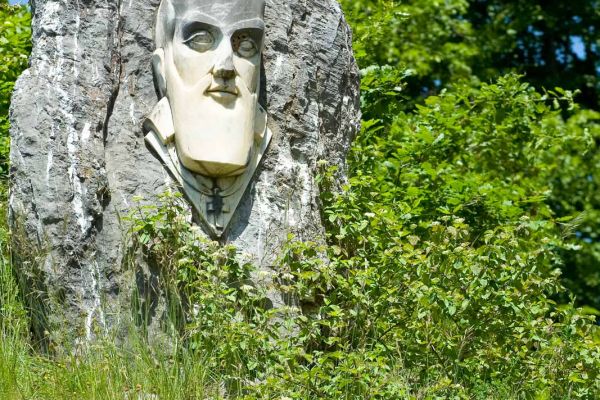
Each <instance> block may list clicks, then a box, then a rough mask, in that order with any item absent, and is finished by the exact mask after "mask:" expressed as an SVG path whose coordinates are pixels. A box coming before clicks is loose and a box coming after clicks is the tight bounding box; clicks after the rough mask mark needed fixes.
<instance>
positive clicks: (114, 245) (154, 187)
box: [10, 0, 360, 337]
mask: <svg viewBox="0 0 600 400" xmlns="http://www.w3.org/2000/svg"><path fill="white" fill-rule="evenodd" d="M158 3H159V1H158V0H130V1H121V0H118V1H117V0H102V1H99V0H85V1H74V0H67V1H57V0H35V1H34V0H31V6H32V13H33V17H34V18H33V52H32V55H31V59H30V68H29V69H28V70H27V71H25V73H24V74H23V75H22V76H21V78H20V79H19V81H18V82H17V85H16V88H15V92H14V96H13V99H12V109H11V122H12V130H11V136H12V145H11V146H12V147H11V163H12V170H11V173H12V181H11V197H10V218H11V224H12V226H13V231H14V235H15V238H16V239H15V240H16V241H17V242H18V245H17V246H16V247H15V251H16V253H15V259H16V261H17V263H18V264H19V268H20V272H21V275H22V276H23V277H25V278H26V279H25V281H26V284H27V285H28V287H29V289H30V290H31V291H32V296H30V297H31V298H32V299H35V301H36V302H37V303H36V305H35V306H34V307H35V308H36V309H37V310H38V314H36V315H35V316H34V322H35V324H34V328H35V329H37V330H38V331H40V332H41V331H43V330H44V329H47V328H48V327H49V326H50V327H54V326H61V327H62V328H64V329H66V331H67V333H69V334H71V336H73V335H74V336H75V337H90V336H92V335H93V332H94V330H95V329H98V328H100V329H104V328H108V327H110V326H112V325H114V324H116V322H117V321H118V320H119V315H120V314H119V311H120V310H121V307H122V306H121V305H120V304H119V301H118V300H117V299H118V298H119V295H120V293H121V292H122V290H123V279H122V275H123V271H122V258H123V254H124V251H125V249H124V248H123V245H122V243H123V230H124V227H123V225H122V222H121V217H122V216H123V215H126V214H127V213H128V212H129V210H130V207H132V206H133V205H134V201H133V198H134V197H135V196H141V197H143V198H145V199H146V200H147V201H149V202H152V201H156V199H155V196H156V195H157V194H160V193H162V192H164V191H165V190H167V188H168V187H170V186H172V185H173V183H174V181H173V179H172V177H171V176H169V174H168V172H167V171H166V170H165V168H164V167H163V166H162V165H161V163H160V162H159V161H158V159H157V158H156V157H155V156H154V155H153V154H152V153H151V152H150V151H149V149H148V148H147V146H146V145H145V143H144V132H143V131H142V123H143V121H144V118H145V116H146V115H147V114H148V113H149V112H150V111H151V110H152V108H153V106H154V105H155V104H156V101H157V95H156V93H155V88H154V84H153V77H152V70H151V61H150V59H151V56H152V52H153V50H154V48H155V47H154V43H153V38H152V35H153V25H154V16H155V12H156V9H157V7H158ZM265 22H266V48H265V51H264V56H263V67H264V77H263V85H264V86H265V87H264V94H265V96H264V98H263V99H262V103H263V105H265V108H266V109H267V112H268V115H269V120H268V121H269V122H268V126H269V129H270V130H271V131H272V132H273V139H272V142H271V144H270V147H269V149H268V150H267V153H266V154H265V157H264V159H263V161H262V164H261V166H260V167H259V169H258V171H257V173H256V175H255V176H254V180H253V183H252V184H251V186H250V188H249V190H247V192H246V194H245V196H244V198H243V199H242V202H241V205H240V207H239V208H238V210H237V211H236V214H235V216H234V217H233V221H232V223H231V228H230V231H229V233H228V234H227V235H226V237H225V238H224V241H226V242H227V243H231V244H233V245H235V246H236V247H237V248H238V249H240V251H243V252H245V253H249V254H251V255H252V256H253V257H254V258H255V261H256V263H257V264H258V265H261V266H263V267H264V268H266V267H267V266H268V265H271V263H272V261H273V258H274V257H275V256H276V255H277V252H278V248H279V247H280V246H281V244H282V242H283V241H284V240H285V239H286V237H287V234H288V233H293V234H295V235H296V236H297V237H298V238H299V239H301V240H319V238H321V237H322V234H323V225H322V222H321V216H320V210H319V189H318V187H317V185H316V184H315V175H316V171H317V162H318V161H319V160H327V161H328V162H329V163H330V164H333V165H338V166H339V167H340V170H341V171H344V170H345V157H346V154H347V151H348V149H349V147H350V144H351V141H352V139H353V137H354V135H355V134H356V132H357V129H358V125H359V118H360V112H359V99H358V96H359V94H358V89H359V88H358V86H359V83H358V82H359V77H358V71H357V68H356V65H355V61H354V58H353V56H352V48H351V37H350V31H349V29H348V26H347V24H346V22H345V20H344V17H343V15H342V12H341V10H340V7H339V5H338V4H337V2H336V1H335V0H269V1H267V9H266V15H265ZM65 320H66V321H68V323H67V324H63V323H62V322H61V321H65ZM40 332H38V333H40Z"/></svg>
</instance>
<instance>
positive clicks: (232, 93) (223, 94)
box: [206, 86, 239, 99]
mask: <svg viewBox="0 0 600 400" xmlns="http://www.w3.org/2000/svg"><path fill="white" fill-rule="evenodd" d="M206 93H207V94H209V95H211V96H213V97H216V98H221V99H233V98H235V97H237V96H238V94H239V92H238V90H237V88H236V87H235V86H212V87H209V88H208V89H207V90H206Z"/></svg>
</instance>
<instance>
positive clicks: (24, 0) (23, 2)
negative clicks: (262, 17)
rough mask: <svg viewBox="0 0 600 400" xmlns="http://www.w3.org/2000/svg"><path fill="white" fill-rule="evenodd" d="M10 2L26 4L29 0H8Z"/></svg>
mask: <svg viewBox="0 0 600 400" xmlns="http://www.w3.org/2000/svg"><path fill="white" fill-rule="evenodd" d="M8 2H9V3H10V4H25V3H27V0H8Z"/></svg>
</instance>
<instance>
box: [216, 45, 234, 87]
mask: <svg viewBox="0 0 600 400" xmlns="http://www.w3.org/2000/svg"><path fill="white" fill-rule="evenodd" d="M219 50H220V51H219V55H218V58H217V62H216V63H215V67H214V71H213V75H214V76H215V78H221V79H233V78H235V67H234V65H233V49H232V48H231V44H230V43H227V44H225V45H224V46H223V47H222V48H221V49H219Z"/></svg>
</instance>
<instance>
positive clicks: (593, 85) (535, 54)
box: [341, 0, 600, 313]
mask: <svg viewBox="0 0 600 400" xmlns="http://www.w3.org/2000/svg"><path fill="white" fill-rule="evenodd" d="M341 3H342V5H343V6H344V9H345V10H346V11H347V14H348V17H349V21H350V23H351V25H352V27H353V30H354V39H355V40H354V46H355V48H356V49H357V59H358V62H359V64H360V66H361V67H362V68H363V70H362V72H363V80H362V84H363V113H364V117H365V119H366V120H367V121H369V120H376V121H380V122H383V123H384V124H389V123H390V120H392V119H394V118H396V115H397V114H399V113H401V112H402V111H404V112H407V113H410V112H413V111H414V110H415V109H416V108H417V105H422V104H423V103H424V102H425V101H435V100H433V99H430V100H427V99H428V98H429V96H431V95H436V94H438V93H440V92H441V91H443V90H450V91H452V92H456V89H455V86H456V85H458V86H457V87H460V88H461V90H463V89H462V88H465V87H467V86H469V87H471V89H469V90H475V91H476V90H478V89H477V88H478V87H479V85H480V82H489V81H492V80H495V79H497V77H498V76H499V75H501V74H503V73H506V72H509V71H516V72H517V73H520V74H524V78H523V80H524V81H527V82H530V83H531V84H532V86H534V87H536V88H537V90H538V91H539V92H542V93H543V92H548V96H551V93H552V92H557V91H560V92H558V93H555V94H556V95H557V96H558V97H562V98H563V99H564V100H561V101H558V100H556V101H558V105H559V107H561V108H562V109H563V111H562V113H561V114H558V113H556V114H555V116H554V117H553V119H552V122H551V120H550V119H548V120H547V122H546V125H543V126H540V127H539V129H542V130H544V129H549V130H551V131H552V130H554V129H555V128H554V125H557V126H559V128H560V129H561V130H563V131H565V132H567V134H566V136H565V138H566V139H568V138H573V137H581V136H585V137H586V138H585V139H584V140H585V141H586V142H587V141H589V142H590V144H591V145H590V146H586V147H585V149H583V148H582V146H581V144H580V143H579V141H574V142H571V141H570V140H565V141H564V142H563V143H562V144H560V146H561V147H562V151H558V149H557V151H556V152H554V153H553V154H552V155H551V158H550V160H549V161H548V162H546V163H545V165H543V166H542V171H541V172H540V174H538V173H537V172H536V171H533V172H535V175H534V176H533V177H527V176H525V178H526V179H530V178H531V179H534V180H535V179H539V182H540V184H541V182H542V181H543V180H544V179H545V180H547V182H546V183H547V190H548V191H549V192H548V196H547V198H546V204H547V205H548V206H549V207H550V210H551V212H552V213H553V215H554V216H555V217H556V218H566V217H569V216H570V217H576V220H575V221H574V224H575V225H577V226H576V227H572V229H571V231H570V239H569V246H567V247H564V248H563V250H562V258H563V265H562V268H561V269H562V272H563V276H564V278H563V283H564V284H565V285H566V286H567V287H568V288H569V289H570V290H571V292H572V293H573V294H575V295H576V301H577V304H579V305H585V306H586V307H587V308H588V310H589V311H590V312H594V313H596V312H597V310H600V296H599V295H598V293H600V292H599V290H598V289H599V287H600V251H599V247H598V246H599V244H598V240H599V239H598V234H597V232H598V231H599V230H600V226H599V221H600V218H598V217H599V215H600V213H599V212H598V210H600V198H598V193H600V191H599V190H598V183H597V182H598V178H597V176H598V173H597V171H598V166H599V159H598V154H599V150H598V147H599V145H600V139H599V138H600V136H599V132H600V128H599V126H600V125H599V119H598V113H597V111H598V110H599V109H600V106H599V105H598V90H599V86H598V82H599V80H598V76H599V71H600V54H599V51H598V46H597V43H595V40H596V36H597V35H595V34H594V32H597V31H598V30H600V20H599V18H598V12H597V10H598V9H599V8H598V4H597V3H598V2H597V1H595V0H590V1H580V2H555V4H554V3H553V4H552V5H548V4H546V3H541V2H538V1H533V2H532V1H520V0H514V1H508V2H507V1H502V2H499V1H495V0H451V1H444V2H439V1H429V0H406V1H400V2H393V1H383V0H361V1H345V0H342V1H341ZM379 21H381V23H380V24H378V22H379ZM576 42H579V50H578V51H577V52H576V50H575V49H576V47H575V46H574V44H575V43H576ZM581 52H583V53H585V57H584V58H582V57H581V54H580V53H581ZM406 68H408V69H406ZM402 76H404V79H402V80H399V77H402ZM556 86H560V87H565V88H568V89H571V90H572V91H567V92H564V91H562V89H555V87H556ZM543 88H546V90H544V89H543ZM390 94H394V95H393V96H390ZM548 96H547V98H548V99H549V97H548ZM568 97H574V98H575V99H576V100H577V101H579V102H581V103H582V104H583V106H584V107H587V108H588V109H581V110H580V109H579V108H578V106H577V105H574V104H573V103H572V102H569V101H568ZM399 100H402V101H399ZM544 101H550V100H544ZM537 103H538V104H539V103H540V101H537ZM526 107H530V106H529V105H528V106H526ZM593 110H596V111H593ZM561 117H562V118H561ZM368 123H369V124H372V122H368ZM458 128H459V127H457V129H458ZM377 129H380V130H381V129H383V127H382V124H381V123H379V124H377ZM514 129H519V127H518V126H515V128H514ZM368 134H369V135H378V132H376V131H374V130H369V133H368ZM506 139H511V140H513V139H515V138H514V137H511V138H506ZM516 139H517V140H516V141H515V142H511V143H514V144H518V143H520V141H519V140H518V138H516ZM511 143H507V144H508V145H509V146H510V145H511ZM495 149H496V150H497V149H498V148H495ZM506 150H507V151H508V148H507V149H506ZM501 151H504V149H501ZM492 157H495V158H497V159H498V163H499V164H500V165H501V164H502V162H503V160H504V158H503V157H504V154H498V155H497V156H496V155H494V156H492ZM522 165H523V164H522V163H521V164H520V166H522ZM501 167H502V168H503V166H502V165H501ZM546 167H547V168H546ZM519 171H521V173H520V174H518V175H519V177H518V178H517V179H519V178H520V177H521V176H523V174H525V173H528V172H532V171H529V170H527V169H525V170H519ZM504 172H510V171H508V170H505V171H504ZM509 179H510V178H509ZM559 298H560V300H561V301H562V302H566V301H568V296H567V295H563V296H560V297H559Z"/></svg>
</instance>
